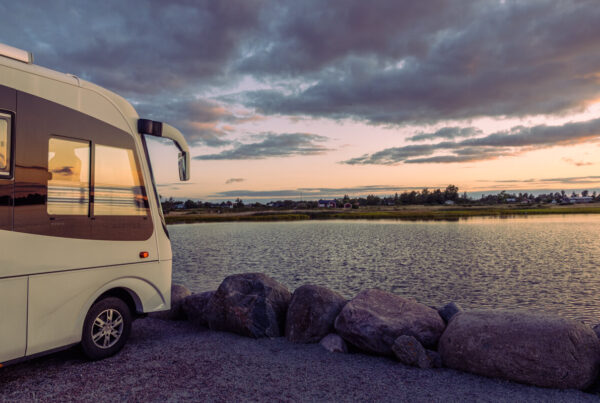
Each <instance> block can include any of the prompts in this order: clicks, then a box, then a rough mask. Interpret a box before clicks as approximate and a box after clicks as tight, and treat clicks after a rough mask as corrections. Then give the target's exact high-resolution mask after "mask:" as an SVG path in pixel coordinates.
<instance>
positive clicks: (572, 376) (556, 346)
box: [439, 310, 600, 389]
mask: <svg viewBox="0 0 600 403" xmlns="http://www.w3.org/2000/svg"><path fill="white" fill-rule="evenodd" d="M439 352H440V354H441V356H442V361H443V363H444V365H445V366H447V367H450V368H454V369H458V370H462V371H468V372H472V373H475V374H479V375H484V376H488V377H495V378H502V379H508V380H512V381H517V382H522V383H527V384H531V385H536V386H542V387H549V388H560V389H570V388H574V389H585V388H587V387H588V386H590V385H591V384H592V383H593V382H594V380H595V379H596V377H597V376H598V370H599V366H600V340H598V337H597V336H596V334H595V333H594V331H593V330H592V329H591V328H590V327H589V326H587V325H584V324H583V323H580V322H577V321H575V320H571V319H564V318H560V317H556V316H550V315H543V314H534V313H531V312H520V311H502V310H477V311H467V312H462V313H460V314H458V315H456V316H455V317H454V319H452V321H451V322H450V323H449V324H448V327H447V328H446V331H445V332H444V334H443V335H442V338H441V339H440V343H439Z"/></svg>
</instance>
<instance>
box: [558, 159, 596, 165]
mask: <svg viewBox="0 0 600 403" xmlns="http://www.w3.org/2000/svg"><path fill="white" fill-rule="evenodd" d="M562 160H563V161H565V162H566V163H568V164H571V165H575V166H576V167H584V166H588V165H594V163H593V162H586V161H575V160H574V159H572V158H562Z"/></svg>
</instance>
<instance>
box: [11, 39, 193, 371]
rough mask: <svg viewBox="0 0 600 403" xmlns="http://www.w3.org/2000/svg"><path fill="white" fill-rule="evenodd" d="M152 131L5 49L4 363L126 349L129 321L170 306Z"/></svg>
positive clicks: (70, 80) (98, 92) (184, 159)
mask: <svg viewBox="0 0 600 403" xmlns="http://www.w3.org/2000/svg"><path fill="white" fill-rule="evenodd" d="M146 135H152V136H161V137H165V138H169V139H172V140H173V141H174V142H175V144H176V145H177V147H178V148H179V150H180V156H179V174H180V178H181V180H188V179H189V164H190V156H189V149H188V146H187V144H186V142H185V139H184V137H183V136H182V134H181V133H180V132H179V131H177V130H176V129H175V128H173V127H171V126H169V125H167V124H165V123H161V122H153V121H151V120H146V119H139V117H138V114H137V113H136V111H135V109H134V108H133V107H132V106H131V105H130V104H129V103H128V102H127V101H125V99H123V98H121V97H120V96H118V95H116V94H114V93H112V92H110V91H108V90H106V89H104V88H101V87H98V86H96V85H94V84H91V83H89V82H86V81H84V80H81V79H79V78H77V77H75V76H72V75H67V74H62V73H58V72H55V71H52V70H48V69H46V68H43V67H40V66H36V65H34V64H33V58H32V56H31V54H30V53H28V52H26V51H22V50H20V49H16V48H13V47H10V46H6V45H1V44H0V366H2V365H6V364H8V363H13V362H16V361H19V360H21V359H24V358H27V357H33V356H37V355H39V354H43V353H48V352H51V351H55V350H58V349H62V348H66V347H69V346H71V345H75V344H77V343H81V346H82V349H83V351H84V353H85V354H86V355H87V356H88V357H90V358H92V359H99V358H104V357H107V356H109V355H112V354H114V353H116V352H117V351H119V350H120V349H121V347H122V346H123V344H124V343H125V341H126V340H127V337H128V336H129V332H130V329H131V322H132V320H133V319H134V318H135V317H136V316H138V315H142V314H144V313H147V312H153V311H160V310H165V309H168V308H169V307H170V289H171V256H172V255H171V244H170V241H169V235H168V232H167V228H166V226H165V223H164V218H163V216H162V211H161V207H160V201H159V198H158V193H157V191H156V187H155V185H154V179H153V175H152V170H151V166H150V161H149V158H148V150H147V147H146V140H145V136H146Z"/></svg>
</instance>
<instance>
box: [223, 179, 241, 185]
mask: <svg viewBox="0 0 600 403" xmlns="http://www.w3.org/2000/svg"><path fill="white" fill-rule="evenodd" d="M244 181H246V179H244V178H229V179H227V180H226V181H225V184H226V185H229V184H231V183H239V182H244Z"/></svg>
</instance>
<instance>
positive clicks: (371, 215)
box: [165, 203, 600, 224]
mask: <svg viewBox="0 0 600 403" xmlns="http://www.w3.org/2000/svg"><path fill="white" fill-rule="evenodd" d="M541 214H600V204H598V203H596V204H593V205H589V204H588V205H575V206H535V207H523V206H511V205H505V206H498V207H496V206H494V207H490V206H473V207H452V208H450V207H440V206H409V207H396V208H386V207H371V208H366V209H361V210H344V209H318V210H302V211H295V210H286V211H254V212H253V211H244V212H239V213H235V212H233V213H230V212H227V213H215V212H203V211H197V210H196V211H187V212H177V213H171V214H168V215H166V217H165V218H166V221H167V224H184V223H196V222H230V221H297V220H382V219H392V220H458V219H460V218H468V217H510V216H523V215H541Z"/></svg>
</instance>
